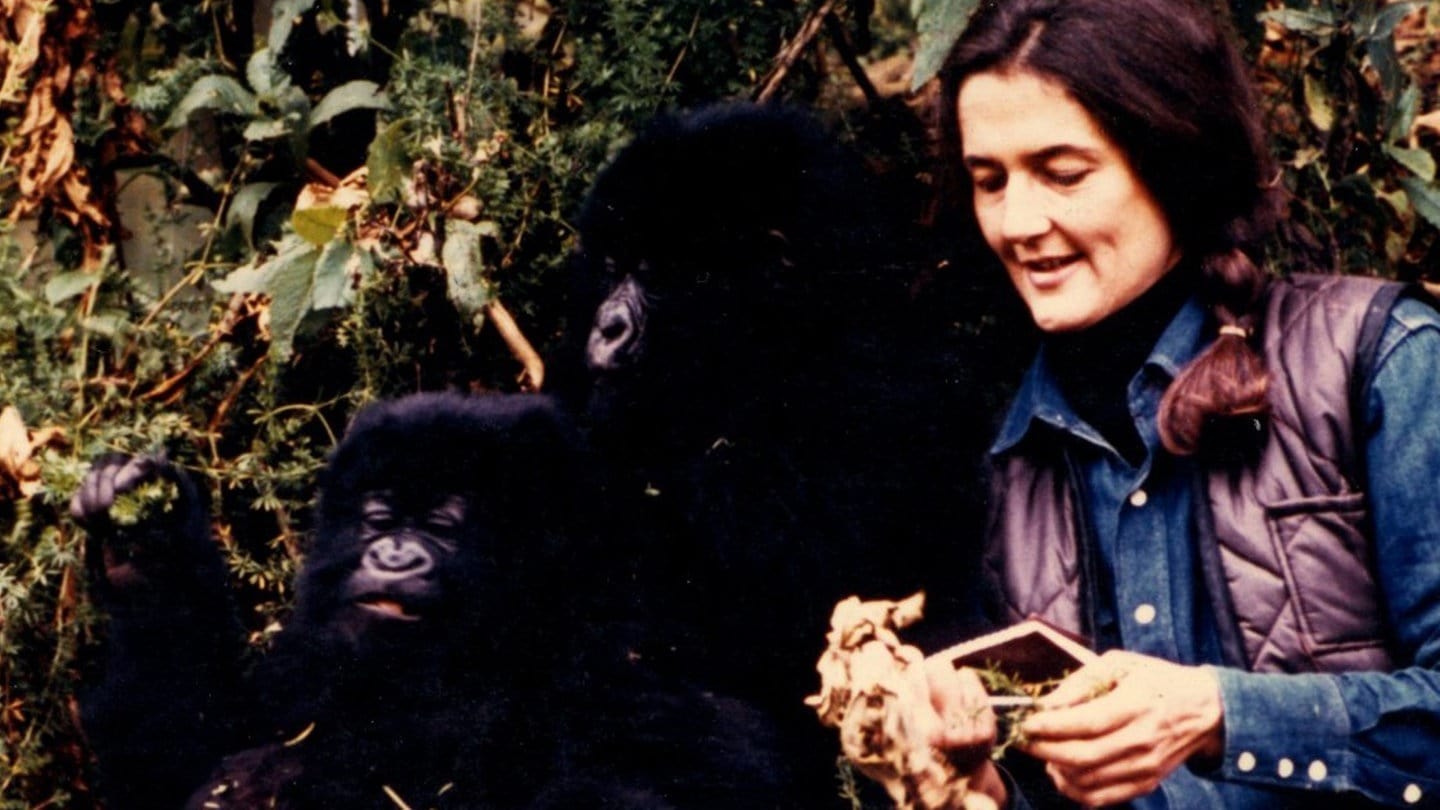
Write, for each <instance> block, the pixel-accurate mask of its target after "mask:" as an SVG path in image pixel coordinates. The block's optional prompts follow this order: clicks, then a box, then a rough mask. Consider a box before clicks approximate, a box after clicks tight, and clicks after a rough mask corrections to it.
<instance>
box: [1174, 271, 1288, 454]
mask: <svg viewBox="0 0 1440 810" xmlns="http://www.w3.org/2000/svg"><path fill="white" fill-rule="evenodd" d="M1266 281H1267V278H1266V275H1265V273H1264V271H1262V270H1261V269H1260V268H1259V267H1257V266H1256V265H1255V262H1254V261H1252V260H1251V259H1250V257H1249V256H1247V255H1246V254H1245V252H1244V251H1242V250H1240V249H1239V248H1233V249H1231V250H1230V251H1229V252H1226V253H1222V254H1218V255H1212V256H1208V257H1206V258H1205V259H1204V260H1203V261H1202V262H1201V279H1200V296H1201V299H1202V300H1203V301H1205V302H1206V303H1207V304H1209V306H1210V311H1211V313H1212V314H1213V315H1214V316H1215V320H1216V322H1217V323H1218V324H1219V332H1220V334H1219V336H1218V337H1216V339H1215V340H1214V341H1213V342H1211V344H1210V345H1209V346H1208V347H1206V349H1205V350H1204V351H1203V352H1201V353H1200V355H1199V356H1197V357H1196V358H1195V359H1194V360H1192V361H1190V363H1189V365H1187V366H1185V368H1184V369H1182V370H1181V371H1180V373H1179V375H1177V376H1176V377H1175V380H1174V382H1172V383H1171V384H1170V387H1169V388H1168V389H1167V390H1166V391H1165V396H1164V398H1163V399H1161V400H1160V413H1159V418H1158V422H1159V425H1158V427H1159V429H1160V441H1161V442H1163V443H1164V445H1165V449H1167V450H1169V451H1170V452H1172V453H1174V454H1176V455H1179V456H1188V455H1193V454H1195V453H1196V452H1197V451H1198V450H1199V449H1200V448H1201V446H1202V445H1207V444H1209V442H1207V436H1209V437H1211V438H1214V436H1215V435H1217V434H1223V435H1225V436H1237V435H1245V434H1246V433H1249V434H1250V435H1254V434H1255V433H1256V432H1258V430H1257V429H1258V427H1260V426H1262V425H1263V424H1264V419H1265V417H1266V415H1267V414H1268V413H1269V411H1270V402H1269V399H1268V397H1267V394H1268V392H1269V388H1270V373H1269V371H1268V370H1267V369H1266V368H1265V360H1264V358H1263V357H1262V356H1261V355H1260V353H1259V352H1258V351H1256V349H1255V348H1254V346H1252V345H1251V341H1252V340H1253V339H1254V336H1255V325H1256V321H1257V320H1258V313H1257V312H1256V310H1257V309H1258V308H1259V306H1260V302H1261V300H1262V299H1263V297H1264V294H1265V287H1266ZM1246 428H1251V429H1250V430H1248V431H1247V430H1246Z"/></svg>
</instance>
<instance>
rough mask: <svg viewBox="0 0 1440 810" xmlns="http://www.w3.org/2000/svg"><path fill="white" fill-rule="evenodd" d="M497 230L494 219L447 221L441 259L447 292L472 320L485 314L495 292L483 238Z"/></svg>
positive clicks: (456, 307)
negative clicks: (488, 274) (483, 253)
mask: <svg viewBox="0 0 1440 810" xmlns="http://www.w3.org/2000/svg"><path fill="white" fill-rule="evenodd" d="M496 233H497V230H496V227H495V223H493V222H466V221H465V220H463V219H449V220H446V221H445V244H444V245H442V246H441V248H440V263H441V264H442V265H444V266H445V293H446V297H448V298H449V299H450V303H451V304H454V305H455V309H456V310H458V311H459V312H460V314H462V315H464V316H465V317H467V318H469V319H470V320H471V321H472V322H474V321H478V320H479V319H480V318H483V317H484V309H485V305H486V304H488V303H489V302H490V299H491V297H492V293H491V290H490V285H489V283H488V282H486V280H485V277H484V272H485V265H484V262H483V261H482V260H481V256H480V239H481V237H484V236H494V235H495V234H496Z"/></svg>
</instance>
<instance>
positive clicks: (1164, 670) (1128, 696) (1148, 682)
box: [1022, 652, 1223, 806]
mask: <svg viewBox="0 0 1440 810" xmlns="http://www.w3.org/2000/svg"><path fill="white" fill-rule="evenodd" d="M1041 705H1042V707H1043V708H1042V710H1041V711H1038V712H1036V713H1035V714H1033V715H1031V716H1030V717H1029V718H1027V719H1026V720H1025V722H1024V724H1023V725H1022V731H1023V732H1024V734H1025V737H1026V738H1027V742H1026V745H1025V747H1026V750H1027V751H1028V752H1029V753H1030V754H1032V755H1034V756H1036V757H1038V758H1040V759H1042V760H1044V761H1045V762H1046V763H1047V771H1048V772H1049V773H1050V776H1051V778H1052V779H1053V780H1054V781H1055V784H1056V787H1058V788H1059V789H1060V791H1061V792H1062V793H1064V794H1065V795H1066V796H1069V797H1070V798H1072V799H1074V800H1076V801H1078V802H1081V803H1082V804H1086V805H1090V806H1099V805H1102V804H1112V803H1116V802H1121V801H1127V800H1129V799H1133V798H1135V797H1137V796H1141V795H1144V794H1146V793H1149V792H1150V791H1153V790H1154V789H1155V787H1156V786H1157V785H1159V784H1160V781H1161V780H1163V779H1164V778H1165V777H1166V776H1168V775H1169V774H1170V773H1171V772H1172V771H1174V770H1175V769H1176V768H1178V767H1179V766H1180V765H1181V764H1183V763H1184V762H1185V760H1187V759H1188V758H1190V757H1191V756H1193V755H1195V754H1196V753H1202V752H1203V753H1218V749H1219V747H1220V745H1221V729H1222V725H1223V724H1222V720H1223V718H1222V708H1221V703H1220V688H1219V684H1218V681H1217V680H1216V678H1215V674H1214V672H1213V671H1211V670H1209V669H1208V668H1202V667H1187V666H1181V665H1179V664H1172V663H1170V662H1168V661H1163V660H1161V659H1157V658H1151V657H1149V656H1143V655H1138V654H1135V653H1127V652H1111V653H1107V654H1105V655H1104V656H1102V657H1101V658H1100V660H1098V661H1096V662H1095V663H1094V664H1091V665H1089V666H1087V667H1085V668H1083V669H1081V670H1079V671H1077V672H1075V673H1074V674H1072V675H1071V676H1070V677H1068V678H1066V679H1065V681H1063V682H1062V683H1061V684H1060V686H1058V687H1057V688H1056V689H1055V691H1054V692H1053V693H1051V695H1048V696H1047V697H1046V698H1045V700H1043V701H1042V703H1041Z"/></svg>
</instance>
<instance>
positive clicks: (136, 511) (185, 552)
mask: <svg viewBox="0 0 1440 810" xmlns="http://www.w3.org/2000/svg"><path fill="white" fill-rule="evenodd" d="M70 514H71V516H72V517H74V518H75V520H76V521H77V522H78V523H79V524H80V525H81V526H83V527H84V528H85V529H86V531H87V532H88V534H89V543H88V544H87V547H86V557H87V559H88V560H89V565H90V572H91V577H92V579H93V581H94V582H95V584H96V585H97V586H98V587H99V588H100V589H101V592H102V593H104V594H107V595H111V596H117V595H120V594H126V593H133V592H135V591H137V590H148V589H151V588H153V587H156V586H157V585H159V583H160V582H161V581H170V580H171V579H172V578H175V577H183V576H185V575H186V572H187V571H191V570H194V568H193V564H194V563H195V562H196V561H197V559H198V558H201V557H214V555H215V552H214V549H213V547H212V546H211V544H210V543H209V537H208V530H207V526H206V518H205V510H204V507H203V506H202V505H201V503H200V497H199V495H198V493H197V491H196V489H195V485H194V484H193V483H192V482H191V481H190V479H189V477H188V476H186V475H185V474H184V473H183V472H181V471H180V470H178V469H177V468H175V467H174V466H173V465H171V464H170V463H169V462H168V461H166V460H165V459H164V458H163V457H160V456H126V455H119V454H115V455H107V456H103V457H101V458H100V459H98V460H97V461H96V462H95V463H94V465H93V466H92V467H91V469H90V472H89V473H88V474H87V475H86V476H85V479H84V481H82V482H81V484H80V489H79V490H78V491H77V492H76V493H75V496H74V497H73V498H72V499H71V501H70Z"/></svg>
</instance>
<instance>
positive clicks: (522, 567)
mask: <svg viewBox="0 0 1440 810" xmlns="http://www.w3.org/2000/svg"><path fill="white" fill-rule="evenodd" d="M589 472H590V468H589V466H588V464H587V463H586V461H585V458H584V455H583V453H582V452H581V451H580V449H579V445H578V442H577V439H576V437H575V435H574V434H573V432H572V431H571V430H570V429H569V426H568V424H567V423H566V421H565V420H564V419H563V418H561V416H560V414H559V413H558V412H557V411H556V410H555V409H554V408H553V407H552V406H551V405H550V404H549V402H548V401H547V400H544V399H541V398H536V397H484V398H467V397H461V396H457V395H440V394H431V395H417V396H413V397H410V398H406V399H401V400H397V401H394V402H388V403H381V404H378V405H375V406H372V407H371V408H368V409H366V410H365V411H363V412H362V413H361V415H360V416H359V417H357V419H356V420H355V422H354V424H353V425H352V426H351V428H350V430H349V431H348V432H347V434H346V436H345V438H344V440H343V441H342V442H341V443H340V445H339V447H338V448H337V449H336V451H335V453H334V455H333V456H332V458H331V459H330V462H329V464H328V466H327V467H326V469H325V471H324V473H323V476H322V482H321V495H320V500H319V515H318V525H317V532H316V541H315V545H314V547H313V549H312V550H311V551H310V553H309V555H308V557H307V559H306V562H305V565H304V567H303V569H302V571H301V573H300V575H299V578H298V583H297V585H296V589H297V593H298V604H297V607H296V610H295V613H294V615H293V616H292V617H291V618H290V620H289V621H288V623H287V625H286V627H285V629H284V630H283V632H282V633H281V634H280V635H279V636H278V638H277V640H276V643H275V650H274V651H273V653H271V654H269V655H268V656H266V657H265V659H264V660H263V661H262V662H261V663H260V665H259V666H258V673H257V676H256V677H255V678H253V679H249V680H245V679H241V678H239V677H237V676H236V675H235V673H236V672H238V671H239V662H238V660H237V656H236V654H237V652H238V647H239V645H238V644H235V643H232V641H233V639H234V636H233V633H232V631H233V630H234V628H235V627H236V622H235V621H234V619H233V617H232V616H231V614H230V608H229V605H228V601H227V600H226V599H225V598H224V596H223V594H224V593H225V587H226V584H225V582H224V573H223V567H222V565H221V562H220V560H219V558H218V555H217V554H216V548H215V546H214V544H213V542H212V541H211V540H210V537H209V532H208V527H207V520H206V515H205V510H204V509H203V508H202V506H201V505H200V503H199V499H198V498H197V496H196V491H195V487H194V486H193V484H192V483H191V482H190V481H189V479H188V477H187V476H186V475H185V474H184V473H183V472H181V471H179V470H178V469H177V468H175V467H173V466H171V465H168V464H165V463H164V462H161V461H157V460H156V459H153V458H148V457H141V458H125V457H114V458H110V459H106V460H104V461H102V462H100V463H99V464H97V465H96V467H95V468H94V469H93V470H92V472H91V474H90V475H89V477H88V478H87V480H86V482H85V483H84V485H83V487H82V489H81V491H80V492H79V494H77V496H76V498H75V501H74V506H73V509H74V512H75V514H76V516H77V518H79V519H80V520H81V521H82V522H83V523H84V524H85V525H86V526H87V528H88V529H89V531H90V533H91V538H92V543H91V546H90V548H89V549H88V551H87V554H88V555H89V559H90V561H91V563H92V567H93V575H94V576H93V584H94V587H95V588H96V589H97V595H98V598H99V601H100V603H101V606H102V607H103V608H104V609H105V610H106V611H107V612H108V613H109V615H110V617H111V622H110V627H109V635H108V644H107V660H106V661H105V665H104V669H103V676H102V678H101V679H100V680H99V682H98V683H97V684H96V685H95V686H94V687H93V688H92V689H91V690H89V691H88V693H87V694H86V695H85V697H84V699H83V701H82V703H83V714H84V723H85V728H86V731H87V733H88V735H89V737H90V740H91V742H92V744H93V746H94V749H95V751H96V755H97V760H98V764H99V767H100V777H101V787H102V792H103V793H104V794H105V795H106V798H107V806H110V807H112V808H122V810H123V809H124V808H146V809H147V810H153V809H154V808H166V807H178V806H181V805H182V803H184V802H185V797H186V796H190V799H189V803H188V805H187V806H189V807H195V808H201V807H203V808H262V807H264V808H282V809H283V808H307V809H309V808H338V807H346V808H350V807H387V808H389V807H396V806H412V807H432V808H433V807H461V808H515V807H553V808H561V807H567V806H581V805H582V804H583V806H594V807H608V806H615V807H642V808H644V807H653V808H661V807H671V806H680V807H696V806H711V803H712V802H718V803H720V804H723V805H725V806H765V805H766V804H767V803H768V802H767V799H766V798H765V796H766V795H767V791H772V790H773V789H774V783H773V781H772V780H773V779H774V778H777V777H776V776H775V774H777V773H778V772H777V771H776V765H778V764H779V763H767V762H761V761H760V758H761V757H763V756H764V752H765V751H766V733H767V732H766V731H765V729H764V727H763V724H762V723H761V722H760V721H758V720H756V719H755V718H754V717H753V714H748V713H747V712H746V710H745V709H744V707H739V706H731V705H729V704H727V703H726V702H724V701H722V700H717V699H712V698H710V697H708V696H705V695H703V694H700V693H698V692H688V691H682V690H675V689H672V688H670V687H668V686H665V685H662V684H659V683H658V682H657V681H656V680H655V679H653V678H652V677H650V676H649V674H648V673H647V672H645V671H644V670H643V668H640V667H638V666H636V665H635V661H634V659H633V657H632V656H630V655H629V635H630V633H631V630H630V626H629V625H628V624H627V623H626V622H625V621H624V620H625V611H624V604H623V601H620V600H613V599H610V598H609V597H608V594H623V593H624V591H622V590H619V589H618V588H617V587H616V583H615V582H614V581H612V580H610V579H609V578H608V577H607V576H606V575H605V569H604V568H603V566H602V565H601V563H600V560H601V558H600V557H599V556H597V554H596V552H597V551H600V550H602V549H601V548H600V547H599V545H598V544H597V540H598V537H597V531H596V530H597V528H603V527H604V526H606V525H607V524H608V522H607V520H606V518H605V512H604V510H603V508H602V504H601V503H600V501H599V494H598V492H597V491H596V490H595V489H594V488H592V487H591V485H590V483H589V481H588V480H587V479H588V477H589ZM157 481H158V482H169V484H170V485H172V486H173V487H174V488H175V490H176V491H177V492H178V493H179V496H178V498H177V499H176V500H175V501H174V502H173V505H172V506H171V507H170V508H169V510H168V511H159V510H157V511H156V512H155V514H153V515H152V516H150V517H147V518H143V519H141V520H140V521H139V522H138V523H131V524H130V525H124V526H122V525H118V523H117V521H116V520H115V519H114V518H113V517H112V515H113V514H115V512H114V511H112V507H113V506H114V505H115V503H116V500H117V498H120V497H123V496H124V495H125V493H127V492H133V491H136V490H137V489H140V488H142V487H144V486H146V485H147V483H149V482H157ZM603 551H604V552H605V553H606V554H607V555H608V554H610V553H611V552H612V551H613V549H612V548H610V547H609V545H608V544H607V545H606V547H605V548H604V549H603ZM617 749H618V750H620V751H624V752H626V755H627V756H631V757H633V759H626V758H625V757H622V756H619V755H617V753H616V750H617ZM737 774H738V775H739V777H740V778H738V779H737V778H736V775H737ZM781 778H783V777H781ZM687 791H691V792H689V793H687ZM696 796H698V797H701V798H695V797H696ZM715 806H719V805H715Z"/></svg>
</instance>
